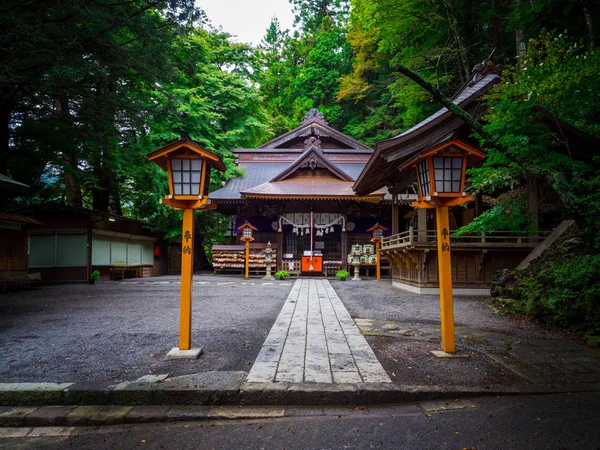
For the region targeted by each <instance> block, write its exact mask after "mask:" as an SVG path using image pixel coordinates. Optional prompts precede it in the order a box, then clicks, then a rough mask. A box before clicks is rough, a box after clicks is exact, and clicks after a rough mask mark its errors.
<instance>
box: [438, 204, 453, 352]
mask: <svg viewBox="0 0 600 450" xmlns="http://www.w3.org/2000/svg"><path fill="white" fill-rule="evenodd" d="M436 222H437V244H438V272H439V281H440V318H441V323H442V350H443V351H445V352H446V353H454V352H455V351H456V347H455V343H454V307H453V305H452V269H451V258H450V226H449V219H448V207H447V206H438V207H437V208H436Z"/></svg>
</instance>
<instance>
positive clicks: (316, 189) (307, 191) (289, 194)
mask: <svg viewBox="0 0 600 450" xmlns="http://www.w3.org/2000/svg"><path fill="white" fill-rule="evenodd" d="M352 184H353V182H352V181H345V180H341V179H340V178H337V177H335V176H334V175H333V174H331V173H327V174H319V173H314V172H305V173H303V174H297V175H296V176H293V177H290V178H286V179H284V180H281V181H268V182H266V183H263V184H261V185H258V186H255V187H253V188H250V189H247V190H245V191H243V192H242V193H241V194H242V196H243V197H244V198H270V199H307V200H308V199H320V200H355V201H371V202H379V201H380V200H382V199H383V197H384V195H385V192H382V191H375V192H372V193H369V194H368V195H365V196H362V197H357V196H356V195H355V194H354V191H353V190H352Z"/></svg>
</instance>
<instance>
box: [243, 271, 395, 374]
mask: <svg viewBox="0 0 600 450" xmlns="http://www.w3.org/2000/svg"><path fill="white" fill-rule="evenodd" d="M247 381H248V382H250V383H252V382H260V383H265V382H293V383H362V382H364V383H391V380H390V378H389V376H388V375H387V373H386V372H385V370H384V369H383V367H382V366H381V364H380V363H379V361H378V360H377V358H376V357H375V354H374V353H373V350H372V349H371V347H370V346H369V344H368V343H367V341H366V339H365V338H364V336H363V335H362V334H361V332H360V330H359V329H358V327H357V326H356V324H355V323H354V320H353V319H352V317H350V313H348V310H347V309H346V308H345V307H344V305H343V303H342V301H341V300H340V298H339V297H338V295H337V294H336V292H335V290H334V289H333V287H332V286H331V284H330V283H329V281H327V280H323V279H299V280H297V281H296V283H295V284H294V286H293V288H292V290H291V292H290V294H289V295H288V298H287V299H286V301H285V303H284V305H283V308H282V309H281V312H280V313H279V316H278V317H277V320H276V321H275V324H274V325H273V327H272V328H271V331H270V332H269V335H268V336H267V339H266V340H265V342H264V344H263V346H262V348H261V351H260V353H259V355H258V357H257V358H256V361H255V362H254V365H253V366H252V369H251V370H250V373H249V374H248V378H247Z"/></svg>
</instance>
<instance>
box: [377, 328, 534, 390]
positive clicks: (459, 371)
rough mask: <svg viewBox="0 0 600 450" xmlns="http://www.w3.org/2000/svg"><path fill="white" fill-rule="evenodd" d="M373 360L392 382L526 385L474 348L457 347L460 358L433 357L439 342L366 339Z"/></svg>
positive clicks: (381, 338) (439, 384) (441, 384)
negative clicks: (375, 356) (378, 363)
mask: <svg viewBox="0 0 600 450" xmlns="http://www.w3.org/2000/svg"><path fill="white" fill-rule="evenodd" d="M367 341H368V342H369V344H370V345H371V348H373V351H374V352H375V355H377V359H379V362H381V365H382V366H383V367H384V369H385V370H386V371H387V373H388V374H389V375H390V378H391V379H392V381H393V382H394V383H399V384H414V385H437V386H457V385H459V386H481V385H484V386H485V385H489V384H501V385H513V384H527V381H526V380H524V379H523V378H521V377H519V376H518V375H516V374H515V373H513V372H511V371H510V370H508V369H506V368H505V367H504V366H502V365H501V364H498V363H497V362H495V361H492V360H491V359H490V358H489V357H488V356H487V355H485V354H484V353H481V352H479V351H477V350H475V349H465V348H461V347H458V350H459V352H460V354H461V355H465V357H464V358H436V357H435V356H434V355H433V354H432V353H431V351H432V350H439V349H440V344H439V342H419V341H411V340H403V339H396V338H389V337H379V336H368V337H367Z"/></svg>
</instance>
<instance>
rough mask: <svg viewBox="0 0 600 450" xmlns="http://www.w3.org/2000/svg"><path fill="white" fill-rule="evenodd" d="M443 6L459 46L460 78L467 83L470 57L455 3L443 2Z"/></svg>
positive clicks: (446, 0)
mask: <svg viewBox="0 0 600 450" xmlns="http://www.w3.org/2000/svg"><path fill="white" fill-rule="evenodd" d="M442 5H443V6H444V9H445V10H446V18H447V21H448V26H449V28H450V32H451V33H452V35H453V36H454V40H455V41H456V45H457V46H458V55H459V76H460V79H461V81H462V82H463V83H466V82H467V81H469V79H470V78H471V67H470V65H469V55H468V53H467V46H466V44H465V39H464V36H463V30H462V27H461V24H460V23H459V21H458V17H457V16H456V12H455V10H454V2H453V1H452V0H443V1H442Z"/></svg>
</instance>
